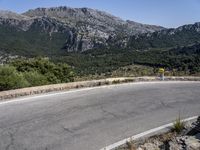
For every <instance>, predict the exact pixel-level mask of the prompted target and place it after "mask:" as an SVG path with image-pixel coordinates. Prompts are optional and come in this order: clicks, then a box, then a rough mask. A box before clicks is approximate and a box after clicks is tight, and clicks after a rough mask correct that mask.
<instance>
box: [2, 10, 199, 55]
mask: <svg viewBox="0 0 200 150" xmlns="http://www.w3.org/2000/svg"><path fill="white" fill-rule="evenodd" d="M199 24H200V23H195V24H192V25H184V26H181V27H178V28H170V29H167V28H164V27H161V26H155V25H147V24H141V23H138V22H134V21H130V20H123V19H121V18H119V17H116V16H114V15H112V14H109V13H107V12H104V11H100V10H95V9H91V8H70V7H66V6H61V7H50V8H36V9H31V10H28V11H26V12H24V13H22V14H17V13H14V12H11V11H0V42H1V43H3V44H0V49H4V50H5V51H7V52H15V51H16V50H17V52H19V51H20V52H22V53H28V51H30V53H33V54H34V53H35V54H37V53H39V54H47V55H48V54H57V53H60V52H63V51H64V52H84V51H87V50H90V49H109V48H114V49H126V48H128V49H133V50H137V49H148V48H159V47H174V46H179V45H183V46H184V45H187V44H192V43H195V42H200V32H199V31H200V25H199ZM5 31H6V33H4V32H5ZM13 35H15V36H13ZM194 35H195V36H194ZM172 39H173V40H172ZM182 39H183V42H181V40H182Z"/></svg>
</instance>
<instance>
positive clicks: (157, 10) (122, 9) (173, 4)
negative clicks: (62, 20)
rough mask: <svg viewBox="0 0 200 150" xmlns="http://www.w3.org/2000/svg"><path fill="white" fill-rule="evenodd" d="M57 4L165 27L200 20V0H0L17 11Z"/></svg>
mask: <svg viewBox="0 0 200 150" xmlns="http://www.w3.org/2000/svg"><path fill="white" fill-rule="evenodd" d="M56 6H69V7H74V8H80V7H88V8H93V9H99V10H103V11H106V12H108V13H111V14H113V15H115V16H118V17H120V18H122V19H124V20H132V21H136V22H140V23H145V24H154V25H161V26H164V27H168V28H171V27H173V28H174V27H178V26H181V25H184V24H191V23H195V22H200V0H0V10H10V11H14V12H17V13H22V12H25V11H27V10H28V9H34V8H38V7H56Z"/></svg>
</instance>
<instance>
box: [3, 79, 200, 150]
mask: <svg viewBox="0 0 200 150" xmlns="http://www.w3.org/2000/svg"><path fill="white" fill-rule="evenodd" d="M179 112H181V115H182V117H189V116H194V115H199V114H200V82H160V83H143V84H141V83H131V84H122V85H114V86H113V85H112V86H107V87H100V88H99V87H98V88H93V89H87V90H79V91H77V92H69V93H59V94H55V95H49V96H41V97H29V98H28V99H27V100H23V101H13V102H9V103H0V150H98V149H100V148H102V147H104V146H106V145H109V144H112V143H114V142H117V141H119V140H121V139H124V138H126V137H130V136H131V135H134V134H137V133H140V132H142V131H145V130H147V129H151V128H154V127H157V126H160V125H163V124H165V123H169V122H172V121H173V120H174V119H175V118H176V117H177V116H178V114H179Z"/></svg>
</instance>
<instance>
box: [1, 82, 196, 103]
mask: <svg viewBox="0 0 200 150" xmlns="http://www.w3.org/2000/svg"><path fill="white" fill-rule="evenodd" d="M166 83H200V82H199V81H145V82H142V81H141V82H130V83H122V84H112V85H103V86H97V87H85V88H81V89H71V90H69V91H64V92H62V91H60V92H56V91H55V92H54V93H46V94H45V93H44V94H41V95H30V96H27V97H23V98H15V99H8V100H5V101H4V100H2V101H0V106H1V105H4V104H9V103H15V102H23V101H27V100H30V99H32V100H37V98H44V97H48V96H56V95H62V94H68V93H75V92H81V91H87V90H92V89H98V88H106V87H113V86H119V85H125V84H128V85H130V84H134V85H140V84H166Z"/></svg>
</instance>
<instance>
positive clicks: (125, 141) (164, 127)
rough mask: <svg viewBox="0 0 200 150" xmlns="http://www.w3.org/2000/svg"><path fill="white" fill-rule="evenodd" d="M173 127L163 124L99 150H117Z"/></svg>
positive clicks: (188, 119)
mask: <svg viewBox="0 0 200 150" xmlns="http://www.w3.org/2000/svg"><path fill="white" fill-rule="evenodd" d="M197 118H198V116H193V117H189V118H186V119H183V120H181V121H183V122H186V121H191V120H194V119H197ZM172 126H173V123H168V124H165V125H162V126H160V127H156V128H153V129H150V130H147V131H145V132H142V133H139V134H136V135H133V136H132V137H129V138H126V139H123V140H121V141H118V142H116V143H114V144H111V145H109V146H106V147H104V148H101V149H100V150H112V149H114V148H117V147H119V146H121V145H124V144H125V143H127V142H130V141H132V140H136V139H139V138H142V137H144V136H147V135H149V134H152V133H155V132H158V131H161V130H164V129H166V128H169V127H172Z"/></svg>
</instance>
